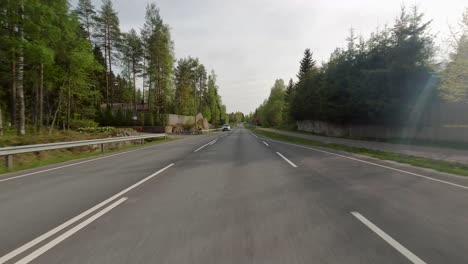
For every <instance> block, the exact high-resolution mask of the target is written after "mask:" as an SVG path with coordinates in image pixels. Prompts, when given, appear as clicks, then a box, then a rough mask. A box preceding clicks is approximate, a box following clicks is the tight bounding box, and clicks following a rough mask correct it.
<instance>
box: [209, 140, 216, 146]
mask: <svg viewBox="0 0 468 264" xmlns="http://www.w3.org/2000/svg"><path fill="white" fill-rule="evenodd" d="M216 142H218V139H215V140H214V141H211V143H210V145H213V144H215V143H216Z"/></svg>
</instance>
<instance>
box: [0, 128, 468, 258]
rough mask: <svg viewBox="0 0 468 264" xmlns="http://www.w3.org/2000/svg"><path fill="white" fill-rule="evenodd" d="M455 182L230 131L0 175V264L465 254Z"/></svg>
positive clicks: (467, 215) (463, 207)
mask: <svg viewBox="0 0 468 264" xmlns="http://www.w3.org/2000/svg"><path fill="white" fill-rule="evenodd" d="M466 186H468V181H467V180H466V179H464V178H461V177H454V176H449V175H445V174H441V173H436V172H432V171H428V170H422V169H416V168H412V167H409V166H403V165H397V164H393V163H388V162H382V161H375V160H372V159H367V158H362V157H357V156H351V155H350V154H343V153H337V152H333V151H327V150H323V149H311V148H306V147H301V146H295V145H291V144H285V143H280V142H276V141H273V140H268V139H264V138H261V137H258V136H257V135H254V134H252V133H251V132H250V131H248V130H246V129H244V128H236V129H233V131H231V132H230V133H227V132H223V133H215V134H209V135H205V136H196V137H189V138H187V139H183V140H178V141H174V142H169V143H166V144H162V145H155V146H150V147H147V148H144V149H138V150H131V151H127V152H123V153H118V154H113V155H109V156H105V157H100V158H97V159H89V160H86V161H80V162H79V163H77V164H74V165H73V163H71V164H69V165H67V166H65V167H64V166H61V165H57V166H56V167H52V168H48V170H47V171H43V172H41V169H38V170H36V171H35V172H33V173H29V174H27V173H25V172H22V173H16V174H10V175H7V176H5V177H2V178H0V219H1V221H0V234H1V235H0V263H44V264H55V263H57V264H59V263H60V264H63V263H80V264H82V263H99V264H102V263H112V264H118V263H203V264H208V263H468V254H467V252H468V232H467V227H468V202H467V201H468V187H466Z"/></svg>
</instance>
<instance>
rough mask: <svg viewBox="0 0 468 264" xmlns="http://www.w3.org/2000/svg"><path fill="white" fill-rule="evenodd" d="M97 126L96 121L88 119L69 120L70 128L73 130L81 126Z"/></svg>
mask: <svg viewBox="0 0 468 264" xmlns="http://www.w3.org/2000/svg"><path fill="white" fill-rule="evenodd" d="M97 126H98V123H96V122H95V121H93V120H89V119H73V120H72V121H71V122H70V128H71V129H74V130H76V129H78V128H83V127H88V128H95V127H97Z"/></svg>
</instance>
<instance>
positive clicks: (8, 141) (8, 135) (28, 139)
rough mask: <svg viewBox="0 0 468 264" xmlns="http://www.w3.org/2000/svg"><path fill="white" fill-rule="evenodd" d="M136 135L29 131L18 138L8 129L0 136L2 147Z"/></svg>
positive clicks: (125, 131)
mask: <svg viewBox="0 0 468 264" xmlns="http://www.w3.org/2000/svg"><path fill="white" fill-rule="evenodd" d="M135 133H136V131H135V130H133V129H125V128H115V129H112V131H107V132H102V133H84V132H77V131H72V130H68V131H62V130H54V131H53V132H52V134H50V135H49V133H48V131H47V130H45V129H43V130H41V131H33V130H29V131H27V133H26V135H25V136H17V135H16V131H15V130H13V129H6V131H5V134H4V135H3V136H0V147H9V146H20V145H31V144H42V143H54V142H63V141H78V140H88V139H100V138H109V137H118V136H127V135H133V134H135Z"/></svg>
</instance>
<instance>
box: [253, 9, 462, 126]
mask: <svg viewBox="0 0 468 264" xmlns="http://www.w3.org/2000/svg"><path fill="white" fill-rule="evenodd" d="M430 26H431V20H427V19H426V18H425V16H424V14H423V13H421V12H420V11H419V10H418V8H417V7H412V8H409V9H408V8H405V7H402V9H401V12H400V14H399V15H398V17H397V18H396V20H395V23H394V25H393V26H391V27H388V26H384V27H383V28H378V29H377V30H376V31H375V32H373V33H372V34H370V37H369V38H368V39H365V38H364V37H362V36H357V35H356V34H355V31H354V30H353V29H351V30H350V33H349V35H348V37H347V38H346V40H347V45H346V47H345V48H336V49H335V51H334V52H333V53H332V54H331V55H330V58H329V60H328V61H327V62H324V63H322V65H318V64H317V62H316V61H315V60H314V58H313V53H312V51H311V50H310V49H306V50H305V52H304V56H303V58H302V60H301V61H300V66H299V72H298V74H297V76H296V77H297V79H296V81H295V82H294V81H293V79H291V80H289V82H288V83H287V84H286V83H285V82H284V81H283V80H281V79H278V80H276V81H275V83H274V86H273V87H272V89H271V92H270V95H269V97H268V98H267V99H266V100H265V101H264V102H263V103H262V104H261V105H260V106H259V107H258V108H257V109H256V110H255V112H254V113H251V114H250V115H249V116H248V117H247V118H248V120H252V119H254V120H255V121H256V122H258V123H259V124H261V125H264V126H272V127H282V126H283V127H294V124H295V122H296V121H297V120H320V121H325V122H330V123H337V124H367V125H369V124H370V125H381V126H394V127H395V126H396V127H398V126H404V125H406V124H407V123H408V122H412V119H411V116H412V115H414V114H415V112H416V111H424V107H427V105H429V104H430V102H431V101H433V100H451V101H464V102H468V82H467V80H468V78H467V77H468V11H465V13H464V15H463V19H462V21H461V28H460V30H457V31H452V37H451V38H450V39H449V40H447V43H448V44H449V45H450V47H451V49H452V52H451V53H450V54H449V56H447V59H446V60H444V61H438V60H437V59H436V53H437V52H436V51H437V50H436V47H435V44H434V39H435V35H434V34H432V33H431V29H430ZM421 102H422V104H421ZM421 105H422V106H421Z"/></svg>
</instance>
